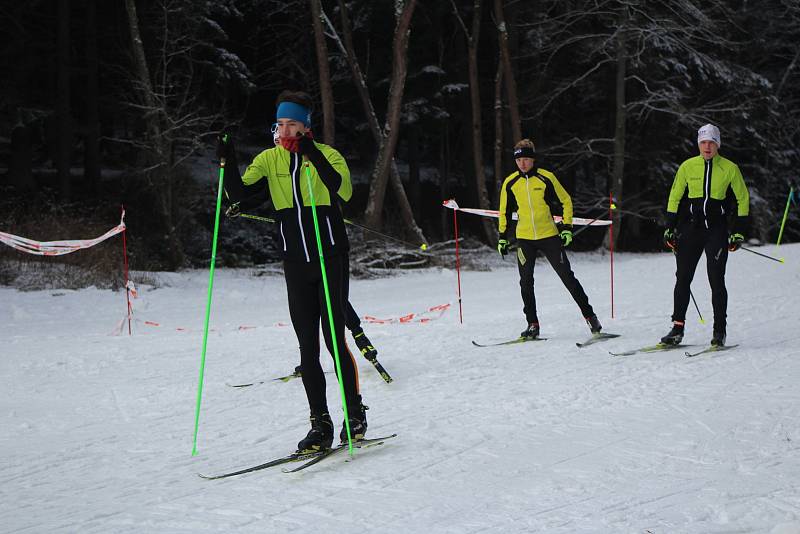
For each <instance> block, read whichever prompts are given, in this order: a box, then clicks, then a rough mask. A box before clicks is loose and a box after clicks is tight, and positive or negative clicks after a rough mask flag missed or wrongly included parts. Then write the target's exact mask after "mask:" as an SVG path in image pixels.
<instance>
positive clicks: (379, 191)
mask: <svg viewBox="0 0 800 534" xmlns="http://www.w3.org/2000/svg"><path fill="white" fill-rule="evenodd" d="M416 5H417V1H416V0H407V1H406V2H405V4H404V5H403V9H402V11H401V12H400V13H399V15H398V17H397V25H396V26H395V29H394V38H393V40H392V80H391V83H390V85H389V102H388V106H387V107H386V122H385V123H384V127H383V133H384V135H383V138H382V139H381V143H380V146H379V148H378V158H377V161H376V162H375V169H374V170H373V171H372V177H371V179H370V188H369V198H368V200H367V209H366V212H365V213H364V217H365V219H366V222H367V224H368V225H370V226H374V227H378V226H380V224H381V220H382V218H383V201H384V198H385V196H386V182H387V178H388V175H389V167H390V166H391V164H392V159H393V158H394V151H395V148H396V147H397V139H398V137H399V134H400V111H401V106H402V104H403V91H404V89H405V84H406V73H407V68H408V65H407V61H408V57H407V54H408V40H409V37H410V35H411V17H412V16H413V15H414V8H415V7H416Z"/></svg>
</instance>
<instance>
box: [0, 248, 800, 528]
mask: <svg viewBox="0 0 800 534" xmlns="http://www.w3.org/2000/svg"><path fill="white" fill-rule="evenodd" d="M757 250H759V251H761V252H764V253H768V254H772V253H773V252H774V250H773V248H772V247H763V248H759V249H757ZM779 254H780V255H782V256H784V257H785V258H786V260H787V263H786V264H783V265H781V264H778V263H774V262H771V261H768V260H765V259H763V258H760V257H758V256H756V255H754V254H750V253H748V252H746V251H740V252H736V253H735V254H733V255H732V256H731V258H730V261H729V263H728V289H729V292H730V306H729V310H728V311H729V332H728V342H729V343H730V344H734V343H739V344H740V346H739V347H738V348H736V349H733V350H731V351H727V352H723V353H719V354H717V355H713V356H708V355H705V356H702V357H698V358H696V359H687V358H685V357H684V354H683V351H682V350H675V351H671V352H663V353H657V354H638V355H635V356H627V357H612V356H610V355H609V354H608V351H609V350H624V349H631V348H635V347H638V346H642V345H648V344H651V343H653V342H654V341H656V340H657V338H658V337H660V336H661V335H663V334H664V333H665V332H666V331H667V329H668V328H669V315H670V312H671V294H672V284H673V276H674V262H673V260H672V258H671V256H670V255H669V254H667V253H664V254H618V255H616V256H615V273H616V287H615V293H614V298H615V308H616V313H615V316H616V317H615V318H613V319H612V318H611V307H610V286H609V266H608V257H607V256H604V255H601V254H599V253H591V254H572V261H573V268H574V270H575V272H576V274H577V275H578V278H579V279H580V280H581V281H582V283H583V285H584V287H585V288H586V290H587V293H588V294H589V297H590V299H591V301H592V303H593V305H594V306H595V309H596V310H597V311H598V314H599V316H600V318H601V321H602V322H603V324H604V327H605V330H606V331H608V332H615V333H620V334H622V337H621V338H619V339H615V340H611V341H608V342H605V343H600V344H596V345H593V346H591V347H587V348H584V349H579V348H577V347H576V346H575V342H576V341H581V340H583V339H584V338H586V337H587V334H588V328H587V327H586V326H585V324H584V323H583V320H582V318H581V317H580V314H579V311H578V308H577V306H575V304H574V303H573V302H572V301H571V300H570V299H569V295H568V294H567V292H566V290H565V289H564V288H563V287H562V286H561V284H560V283H559V282H558V280H557V278H556V277H555V274H554V273H553V271H552V270H551V269H550V267H549V266H548V265H546V264H545V263H542V261H541V260H540V261H539V265H538V269H537V297H538V303H539V308H540V316H539V317H540V320H541V322H542V329H543V332H542V335H543V336H546V337H548V338H549V340H548V341H545V342H541V343H528V344H523V345H512V346H507V347H499V348H476V347H473V346H472V345H471V343H470V340H472V339H476V340H478V341H499V340H502V339H505V338H510V337H514V336H516V335H517V334H518V332H520V331H521V330H522V328H523V326H524V318H523V316H522V312H521V307H522V304H521V300H520V297H519V294H518V282H517V275H516V270H515V268H514V267H513V266H512V263H511V262H510V261H508V260H507V262H506V263H505V264H503V265H498V267H497V268H496V269H494V270H493V271H491V272H465V273H462V288H463V306H464V324H463V325H461V324H459V320H458V305H457V300H456V298H455V288H456V278H455V272H454V271H450V270H427V271H423V272H410V273H404V274H402V275H399V276H396V277H392V278H386V279H379V280H369V281H353V282H352V286H351V287H352V289H351V301H352V302H353V303H354V304H355V307H356V309H357V310H358V312H359V313H360V314H362V315H372V316H376V317H397V316H401V315H404V314H407V313H410V312H418V311H422V310H424V309H426V308H428V307H430V306H434V305H437V304H441V303H446V302H452V303H453V306H452V307H451V308H450V310H449V311H448V312H447V313H445V314H444V315H443V316H442V317H440V318H438V319H436V320H433V321H431V322H428V323H425V324H420V323H410V324H387V325H371V324H365V329H366V332H367V334H368V335H369V337H370V338H371V339H372V340H373V342H374V344H375V345H376V347H377V348H378V350H379V359H380V360H381V362H382V363H383V364H384V366H385V367H386V369H387V370H388V371H389V373H391V374H392V375H393V377H394V379H395V381H394V382H393V383H392V384H385V383H384V382H383V381H382V380H381V378H380V377H379V376H378V374H377V373H376V372H375V371H374V369H373V368H372V366H370V365H369V364H368V363H367V362H366V361H365V360H363V359H362V358H360V357H359V365H360V369H361V371H360V372H361V386H362V392H363V395H364V399H365V402H366V404H368V405H369V407H370V410H369V412H368V416H369V423H370V427H369V433H368V436H379V435H384V434H387V433H392V432H396V433H398V437H397V438H395V439H394V440H392V441H390V442H387V443H386V444H385V445H383V446H380V447H375V448H372V449H369V450H365V451H358V452H356V455H355V458H354V460H353V461H351V462H345V457H344V456H342V457H339V458H332V459H330V460H326V461H324V462H322V463H320V464H319V465H317V466H314V467H312V468H310V469H308V470H306V471H303V472H301V473H297V474H285V473H282V472H281V471H280V469H272V470H265V471H260V472H257V473H253V474H249V475H243V476H241V477H234V478H230V479H225V480H218V481H208V480H203V479H201V478H199V477H198V476H197V473H198V472H202V473H218V472H222V471H226V470H229V469H232V468H239V467H245V466H248V465H252V464H257V463H261V462H263V461H266V460H267V459H271V458H273V457H277V456H280V455H283V454H285V453H287V452H291V450H293V448H294V446H295V444H296V443H297V441H298V440H299V439H300V438H301V437H302V436H304V435H305V433H306V431H307V425H308V423H307V406H306V401H305V396H304V394H303V390H302V385H301V384H300V382H299V381H296V380H295V381H291V382H288V383H280V382H269V383H266V384H263V385H260V386H254V387H250V388H244V389H234V388H231V387H228V386H226V382H242V381H251V380H254V379H263V378H271V377H275V376H280V375H282V374H286V373H288V372H290V371H291V370H292V369H293V368H294V366H295V365H296V364H297V363H298V360H299V357H298V354H297V349H296V340H295V337H294V333H293V331H292V329H291V328H290V327H287V326H281V324H282V323H288V322H289V317H288V312H287V307H286V295H285V286H284V283H283V279H282V277H281V276H261V277H254V276H251V273H250V271H244V270H240V271H230V270H226V269H220V270H218V271H217V277H216V281H215V286H214V290H215V291H214V306H213V311H212V316H211V326H212V328H213V329H214V331H213V332H212V333H211V335H210V337H209V342H208V353H207V360H206V372H205V389H204V393H203V402H202V412H201V417H200V433H199V439H198V448H199V454H198V455H197V456H194V457H193V456H191V450H192V435H193V428H194V413H195V406H196V405H195V401H196V393H197V383H198V374H199V367H200V348H201V340H202V320H203V310H204V306H205V300H206V282H207V273H206V272H200V271H196V272H188V273H180V274H164V275H161V278H162V279H163V280H165V281H166V282H167V283H168V284H169V286H168V287H162V288H160V289H157V290H148V288H140V290H141V292H140V297H139V299H137V300H136V301H135V303H134V309H135V312H136V315H137V318H138V319H139V322H137V323H135V324H134V335H133V336H132V337H129V336H128V335H127V331H126V332H125V335H120V336H114V335H110V333H111V332H112V331H113V330H114V328H115V326H116V325H117V324H118V322H119V320H120V319H121V317H122V316H123V312H124V309H125V302H124V295H123V294H120V293H112V292H109V291H99V290H94V289H87V290H83V291H42V292H29V293H20V292H17V291H14V290H11V289H8V288H0V339H1V340H2V343H1V344H0V390H1V391H2V396H0V429H2V430H0V478H1V479H2V481H3V482H2V484H0V531H3V532H31V533H33V532H35V533H40V532H81V533H92V532H102V533H107V532H136V533H140V532H170V533H172V532H179V533H183V532H186V533H188V532H192V533H194V532H270V533H272V532H311V531H315V532H317V531H318V532H348V531H349V532H414V533H417V532H419V533H471V532H481V533H484V532H498V533H509V532H547V533H575V532H598V533H618V532H622V533H659V534H660V533H734V532H737V533H738V532H767V533H772V534H787V533H798V532H800V386H798V383H800V329H798V317H799V316H800V311H798V305H797V295H798V289H800V269H798V265H800V245H787V246H783V247H781V249H780V251H779ZM704 261H705V260H704V259H703V260H701V265H700V267H699V268H698V273H697V276H696V280H695V282H694V284H693V291H694V294H695V296H696V297H697V300H698V303H699V304H700V308H701V311H702V313H703V315H704V316H705V317H706V319H707V321H708V322H707V324H705V325H701V324H700V323H699V321H698V318H697V314H696V312H695V311H694V308H693V307H690V311H689V319H688V322H687V337H686V339H685V342H686V343H691V344H696V345H699V346H702V345H705V344H706V343H708V341H709V339H710V336H711V331H710V320H711V309H710V291H709V289H708V282H707V281H706V278H705V268H704ZM145 320H149V321H152V322H157V323H159V324H160V325H161V326H148V325H146V324H144V323H143V321H145ZM242 326H245V327H246V326H255V327H257V328H251V329H240V327H242ZM177 328H186V329H188V331H181V330H176V329H177ZM348 342H350V344H351V346H352V341H350V340H349V339H348ZM323 361H324V365H325V367H326V368H328V369H331V368H332V365H331V361H330V358H329V357H328V356H327V354H325V355H324V359H323ZM328 392H329V395H328V398H329V399H330V407H331V411H332V415H333V417H334V421H335V422H336V423H337V427H338V425H339V424H340V422H341V408H338V407H337V406H338V400H337V399H338V388H337V387H336V385H335V383H334V381H333V380H330V381H329V384H328ZM337 432H338V428H337Z"/></svg>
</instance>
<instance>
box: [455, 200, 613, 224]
mask: <svg viewBox="0 0 800 534" xmlns="http://www.w3.org/2000/svg"><path fill="white" fill-rule="evenodd" d="M442 206H444V207H445V208H450V209H452V210H457V211H463V212H464V213H472V214H473V215H480V216H481V217H493V218H495V219H497V218H498V217H500V212H499V211H497V210H484V209H478V208H462V207H460V206H459V205H458V202H456V201H455V200H454V199H452V198H451V199H450V200H445V201H443V202H442ZM512 218H513V219H514V220H516V219H517V213H516V212H514V215H512ZM553 220H554V221H556V222H561V216H560V215H553ZM572 224H574V225H575V226H586V225H588V226H608V225H609V224H611V221H607V220H601V219H586V218H584V217H573V218H572Z"/></svg>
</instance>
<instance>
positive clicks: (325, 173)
mask: <svg viewBox="0 0 800 534" xmlns="http://www.w3.org/2000/svg"><path fill="white" fill-rule="evenodd" d="M297 151H298V152H299V153H300V155H302V156H305V157H306V159H307V160H308V161H310V162H311V163H312V164H313V165H314V168H315V169H317V174H318V175H319V177H320V178H321V179H322V183H324V184H325V187H327V188H328V191H330V192H331V193H332V194H335V193H336V191H338V190H339V187H341V185H342V175H341V174H339V173H338V172H336V169H334V168H333V165H331V162H330V161H328V159H327V158H326V157H325V154H323V153H322V151H321V150H320V149H319V147H318V146H317V145H316V144H315V143H314V135H313V134H312V133H311V131H310V130H309V131H308V132H307V134H306V135H303V136H298V138H297Z"/></svg>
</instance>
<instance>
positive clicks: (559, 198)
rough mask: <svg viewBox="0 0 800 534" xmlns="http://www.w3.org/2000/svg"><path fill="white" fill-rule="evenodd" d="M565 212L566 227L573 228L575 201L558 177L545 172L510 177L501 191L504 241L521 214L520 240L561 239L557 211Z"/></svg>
mask: <svg viewBox="0 0 800 534" xmlns="http://www.w3.org/2000/svg"><path fill="white" fill-rule="evenodd" d="M559 204H560V206H561V208H562V218H563V222H564V224H572V199H571V198H570V196H569V194H568V193H567V191H566V190H565V189H564V187H563V186H562V185H561V183H560V182H559V181H558V179H557V178H556V176H555V175H554V174H553V173H552V172H550V171H548V170H546V169H541V168H533V169H531V170H530V171H529V172H528V173H527V174H523V173H521V172H519V171H517V172H515V173H513V174H511V175H509V176H508V177H507V178H506V179H505V180H504V181H503V186H502V187H501V188H500V228H499V230H500V237H501V239H504V238H505V237H506V230H507V229H508V223H509V221H511V216H512V214H513V213H514V212H517V217H518V220H517V232H516V237H517V239H545V238H548V237H552V236H554V235H558V228H557V227H556V224H555V222H553V211H559V210H558V206H559Z"/></svg>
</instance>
